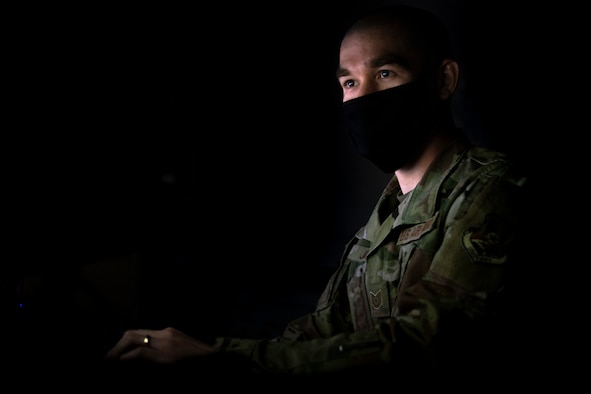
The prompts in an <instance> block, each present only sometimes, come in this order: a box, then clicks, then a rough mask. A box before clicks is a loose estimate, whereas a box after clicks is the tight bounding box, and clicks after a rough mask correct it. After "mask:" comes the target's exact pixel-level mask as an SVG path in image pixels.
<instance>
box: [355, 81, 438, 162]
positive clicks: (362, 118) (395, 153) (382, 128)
mask: <svg viewBox="0 0 591 394" xmlns="http://www.w3.org/2000/svg"><path fill="white" fill-rule="evenodd" d="M437 108H438V106H437V100H434V97H433V93H432V92H431V93H429V91H428V90H427V85H426V84H425V83H424V82H423V81H413V82H409V83H406V84H404V85H400V86H396V87H394V88H389V89H386V90H380V91H378V92H374V93H370V94H367V95H365V96H361V97H357V98H354V99H352V100H349V101H346V102H344V103H343V117H344V118H343V120H344V126H345V128H346V129H347V132H348V133H349V136H350V137H351V139H352V140H353V143H354V145H355V147H356V148H357V151H358V152H359V153H360V154H361V155H362V156H363V157H365V158H367V159H368V160H370V161H371V162H372V163H373V164H375V165H376V166H377V167H378V168H380V169H381V170H382V171H384V172H385V173H391V172H394V171H396V170H398V169H399V168H401V167H402V166H403V165H405V164H407V163H409V162H410V161H411V160H413V159H416V158H417V155H418V154H419V153H420V152H421V149H422V148H423V147H424V146H425V142H426V138H427V137H428V134H429V131H430V130H431V128H432V125H433V123H434V121H435V120H436V119H435V118H436V110H437Z"/></svg>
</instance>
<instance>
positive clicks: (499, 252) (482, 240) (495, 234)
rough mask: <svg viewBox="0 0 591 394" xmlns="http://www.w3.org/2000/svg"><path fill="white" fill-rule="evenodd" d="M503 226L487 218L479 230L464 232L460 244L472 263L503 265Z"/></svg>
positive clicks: (504, 233)
mask: <svg viewBox="0 0 591 394" xmlns="http://www.w3.org/2000/svg"><path fill="white" fill-rule="evenodd" d="M504 227H505V226H503V225H502V223H501V222H500V220H498V218H495V217H491V216H489V217H487V218H486V220H485V222H484V224H483V226H482V227H481V228H472V229H468V230H466V231H465V232H464V236H463V237H462V244H463V246H464V249H465V250H466V251H467V252H468V254H469V255H470V257H471V258H472V260H473V261H474V262H477V263H485V264H503V263H505V261H506V260H507V240H508V239H509V237H508V235H509V234H508V233H507V231H506V229H505V228H504Z"/></svg>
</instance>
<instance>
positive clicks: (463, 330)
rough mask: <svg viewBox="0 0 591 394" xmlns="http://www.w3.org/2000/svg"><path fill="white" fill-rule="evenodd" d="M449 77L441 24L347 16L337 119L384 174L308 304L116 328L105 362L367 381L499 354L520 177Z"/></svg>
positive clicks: (454, 77) (390, 15)
mask: <svg viewBox="0 0 591 394" xmlns="http://www.w3.org/2000/svg"><path fill="white" fill-rule="evenodd" d="M459 75H460V68H459V65H458V63H457V62H456V61H455V60H454V57H453V53H452V50H451V45H450V42H449V38H448V33H447V32H446V30H445V27H444V25H443V24H442V23H441V22H440V21H439V20H438V19H437V18H436V17H435V16H434V15H432V14H430V13H428V12H426V11H425V10H422V9H419V8H414V7H410V6H391V7H385V8H383V9H378V10H373V11H371V12H368V13H367V14H365V15H363V16H362V17H361V18H359V19H358V20H356V22H354V23H353V24H352V25H351V27H350V28H349V29H348V30H347V32H346V34H345V36H344V38H343V40H342V42H341V46H340V57H339V66H338V70H337V77H338V80H339V83H340V86H341V87H342V92H343V120H344V125H345V126H346V128H347V131H348V132H349V134H350V136H351V138H352V139H353V142H354V144H355V146H356V148H357V149H358V150H359V153H360V154H361V155H363V156H364V157H366V158H367V159H368V160H370V161H371V162H372V163H374V164H375V165H376V166H377V167H379V168H380V169H381V170H383V171H384V172H386V173H393V174H394V175H393V177H392V178H391V181H390V182H389V183H388V185H387V186H386V188H385V189H384V191H383V193H382V195H381V197H380V199H379V201H378V202H377V204H376V206H375V209H374V210H373V212H372V213H371V216H370V218H369V220H368V221H367V224H366V225H365V226H364V227H363V228H361V229H360V230H359V231H358V232H357V234H356V235H355V237H354V238H353V239H352V240H351V241H350V243H349V244H348V245H347V247H346V251H345V253H344V255H343V256H344V257H343V259H342V261H341V265H340V267H339V268H338V270H337V271H336V272H335V273H334V275H333V276H332V278H331V279H330V281H329V283H328V284H327V286H326V288H325V290H324V292H323V294H322V295H321V297H320V299H319V300H318V303H317V308H316V310H315V311H313V312H311V313H310V314H308V315H305V316H303V317H301V318H300V319H297V320H294V321H292V322H290V323H289V324H288V325H287V327H286V328H285V331H284V332H283V334H282V335H281V336H280V337H277V338H273V339H242V338H218V339H217V340H216V341H215V343H213V344H207V343H203V342H201V341H199V340H197V339H195V338H192V337H190V336H188V335H185V334H184V333H182V332H180V331H178V330H176V329H174V328H166V329H163V330H148V329H139V330H128V331H126V332H125V333H124V334H123V336H122V338H121V339H120V340H119V342H117V343H116V344H115V346H114V347H113V348H112V349H111V350H110V351H109V352H108V353H107V355H106V358H107V359H109V360H126V361H131V360H144V361H151V362H154V363H155V364H159V365H162V364H166V365H174V364H176V365H180V363H181V362H182V363H183V365H187V363H190V362H191V361H195V360H200V361H204V360H208V359H209V360H212V362H213V360H216V363H215V364H216V365H220V366H226V367H228V366H229V365H230V361H229V360H231V365H233V366H236V365H240V366H242V369H241V370H242V371H248V372H249V373H252V374H253V375H255V376H299V377H309V376H317V377H319V376H324V377H329V378H332V377H335V376H343V377H348V376H356V375H348V374H349V373H353V374H355V373H357V374H359V373H363V374H364V375H363V376H366V377H371V376H375V377H376V378H377V379H378V380H379V381H381V380H384V379H388V380H389V379H392V380H396V379H398V377H399V376H400V377H402V376H403V377H404V378H410V377H413V376H416V377H419V376H424V375H425V374H428V376H435V375H436V374H441V376H443V373H444V372H445V374H449V373H450V371H456V372H462V373H464V372H467V371H468V370H469V371H471V372H474V373H480V372H483V371H490V370H489V368H491V366H492V365H493V364H494V363H493V362H492V360H497V358H498V357H499V356H501V355H503V356H504V353H502V352H503V351H507V346H502V345H504V344H505V343H506V342H505V340H506V337H505V335H504V334H506V333H507V332H509V331H510V330H508V329H507V328H508V327H512V326H511V324H507V323H506V322H507V321H511V318H512V317H513V316H514V314H513V310H512V309H511V308H509V302H510V303H511V304H512V305H518V304H517V303H516V301H517V300H516V299H515V298H512V297H516V296H517V292H515V291H514V286H513V282H514V278H515V277H516V275H517V272H518V268H519V264H520V261H519V260H518V259H517V258H518V255H517V254H516V253H517V250H516V246H517V245H518V244H519V241H520V234H521V232H520V231H521V230H520V229H521V227H520V226H521V225H522V221H523V220H524V219H525V218H524V210H523V206H522V205H521V203H522V202H523V201H524V200H523V193H524V184H525V180H524V177H523V176H522V175H521V174H520V173H519V172H515V171H516V167H515V166H514V164H513V163H512V161H511V160H509V158H508V157H507V156H505V155H503V154H502V153H499V152H496V151H492V150H489V149H485V148H481V147H477V146H473V145H471V144H470V141H469V140H468V139H467V138H466V136H465V135H464V134H463V133H462V131H461V130H459V129H458V128H457V127H456V126H455V124H454V120H453V116H452V107H451V99H452V96H453V94H454V93H455V92H456V89H457V86H458V80H459ZM509 350H511V349H509ZM511 358H515V356H511ZM225 360H228V361H227V362H226V361H225ZM218 362H219V363H218ZM206 363H207V362H205V361H204V362H203V364H206ZM142 365H145V364H142ZM384 371H388V375H383V374H381V372H384ZM378 372H380V373H379V374H378ZM366 373H367V375H365V374H366ZM483 373H484V372H483ZM438 376H439V375H438Z"/></svg>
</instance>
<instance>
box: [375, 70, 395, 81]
mask: <svg viewBox="0 0 591 394" xmlns="http://www.w3.org/2000/svg"><path fill="white" fill-rule="evenodd" d="M392 76H394V73H393V72H392V71H390V70H380V71H379V72H378V79H384V78H388V77H392Z"/></svg>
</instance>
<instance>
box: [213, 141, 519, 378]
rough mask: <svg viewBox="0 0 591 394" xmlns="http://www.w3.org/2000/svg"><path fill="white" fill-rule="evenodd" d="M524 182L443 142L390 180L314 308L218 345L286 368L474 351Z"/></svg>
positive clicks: (420, 360) (509, 245) (256, 366)
mask: <svg viewBox="0 0 591 394" xmlns="http://www.w3.org/2000/svg"><path fill="white" fill-rule="evenodd" d="M523 183H524V181H523V178H521V177H520V176H518V175H517V174H514V173H513V165H512V163H511V162H510V161H509V160H508V159H507V157H506V156H504V155H503V154H501V153H498V152H495V151H492V150H489V149H484V148H481V147H475V146H465V145H464V144H462V143H460V142H456V143H453V144H451V146H450V147H449V148H448V149H446V150H445V151H444V152H443V153H442V154H441V155H440V156H439V157H438V158H437V159H436V160H435V161H434V162H433V163H432V165H431V167H430V169H429V171H427V173H426V174H425V175H424V177H423V179H422V180H421V181H420V182H419V184H418V185H417V186H416V188H415V189H414V190H413V191H411V192H409V193H407V194H405V195H402V193H401V191H400V187H399V185H398V181H397V179H396V177H395V176H394V177H393V178H392V179H391V181H390V182H389V183H388V185H387V186H386V188H385V189H384V191H383V193H382V194H381V196H380V198H379V201H378V202H377V204H376V206H375V208H374V210H373V212H372V214H371V216H370V218H369V220H368V221H367V223H366V225H365V226H364V227H363V228H361V229H360V230H359V231H358V232H357V233H356V235H355V237H354V238H353V239H352V240H351V241H350V242H349V243H348V245H347V246H346V248H345V252H344V254H343V257H342V259H341V262H340V265H339V268H338V270H337V271H336V272H335V273H334V274H333V276H332V278H331V279H330V281H329V283H328V284H327V286H326V288H325V289H324V291H323V293H322V295H321V296H320V298H319V301H318V303H317V307H316V309H315V310H314V311H313V312H312V313H310V314H308V315H305V316H303V317H301V318H299V319H296V320H294V321H292V322H290V323H289V324H288V325H287V327H286V329H285V331H284V332H283V334H282V335H281V336H280V337H278V338H274V339H271V340H257V339H238V338H218V339H217V340H216V343H215V347H216V349H217V350H218V351H219V352H230V353H233V354H234V355H241V356H243V357H245V358H247V359H248V360H249V361H250V362H251V365H252V368H253V370H255V371H259V372H262V373H280V374H288V375H294V374H312V373H320V372H334V371H343V370H348V369H349V368H354V367H361V366H370V368H371V366H376V367H378V366H384V365H392V366H401V365H406V366H407V367H408V366H410V365H421V368H426V367H425V366H426V365H433V366H434V368H438V366H439V365H441V364H442V363H453V362H454V360H457V359H459V358H462V357H471V356H470V355H468V353H465V351H466V350H468V351H469V352H471V353H470V354H471V355H473V354H474V353H476V352H481V351H483V350H481V349H479V348H478V347H477V346H475V343H478V341H477V340H480V342H487V343H488V344H489V345H490V344H492V343H493V342H494V341H489V340H490V338H492V337H495V333H494V330H495V327H496V325H495V323H494V321H495V318H496V317H497V316H498V314H499V307H500V305H503V303H502V302H501V301H500V300H502V299H503V297H502V296H503V293H504V291H505V287H506V285H507V282H508V275H509V273H510V272H511V267H512V264H514V262H513V260H512V255H511V253H512V249H513V246H514V245H515V244H516V243H517V242H518V238H517V235H518V234H519V232H518V228H519V226H520V224H521V220H522V216H523V215H522V212H523V207H522V206H521V205H520V202H521V201H522V198H521V194H522V189H523V187H522V185H523ZM481 328H485V329H481ZM491 331H492V332H491ZM487 332H488V333H487ZM486 335H489V336H490V337H489V338H483V336H486ZM490 347H493V346H489V350H490ZM477 349H478V350H477ZM487 357H488V356H487Z"/></svg>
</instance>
